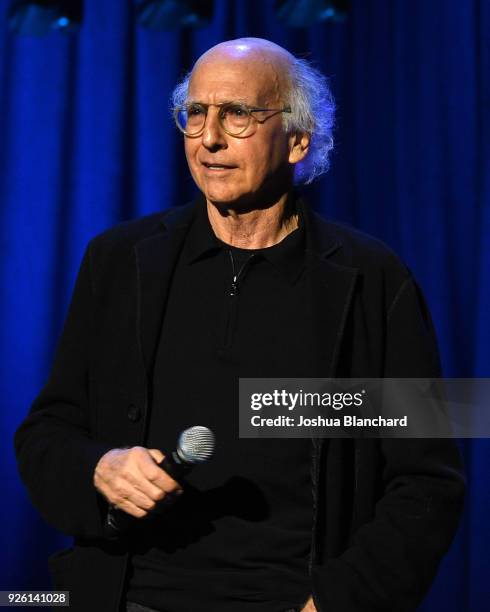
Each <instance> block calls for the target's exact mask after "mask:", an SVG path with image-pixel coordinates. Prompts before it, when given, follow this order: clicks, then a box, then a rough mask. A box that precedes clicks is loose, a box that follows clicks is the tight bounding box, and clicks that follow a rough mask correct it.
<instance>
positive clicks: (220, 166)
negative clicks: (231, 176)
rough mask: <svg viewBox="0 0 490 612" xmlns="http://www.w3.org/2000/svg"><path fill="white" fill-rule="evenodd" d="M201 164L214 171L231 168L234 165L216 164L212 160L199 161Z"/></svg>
mask: <svg viewBox="0 0 490 612" xmlns="http://www.w3.org/2000/svg"><path fill="white" fill-rule="evenodd" d="M201 163H202V165H203V166H204V167H205V168H206V169H207V170H211V171H214V172H223V171H225V170H233V169H234V168H236V166H230V165H228V164H217V163H214V162H213V163H212V162H201Z"/></svg>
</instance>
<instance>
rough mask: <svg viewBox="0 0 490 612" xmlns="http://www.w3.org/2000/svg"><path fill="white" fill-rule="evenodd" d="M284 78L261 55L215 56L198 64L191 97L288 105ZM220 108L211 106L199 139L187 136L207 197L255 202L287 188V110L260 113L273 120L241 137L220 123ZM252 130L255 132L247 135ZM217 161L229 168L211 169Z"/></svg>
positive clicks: (199, 182)
mask: <svg viewBox="0 0 490 612" xmlns="http://www.w3.org/2000/svg"><path fill="white" fill-rule="evenodd" d="M283 80H284V79H283V77H282V75H281V71H280V70H278V69H277V68H274V67H273V66H272V65H271V63H270V62H265V61H263V60H261V59H260V58H258V57H249V56H247V57H243V56H234V55H233V54H232V53H226V52H225V53H217V54H212V55H211V57H209V58H207V57H205V58H204V59H202V60H201V61H200V62H198V64H197V65H196V67H195V68H194V71H193V73H192V77H191V81H190V85H189V92H188V101H190V102H201V103H204V104H219V103H221V102H232V101H240V102H243V103H245V104H247V105H248V106H251V107H258V108H273V109H279V108H282V107H283V106H284V104H283V103H282V102H281V96H280V92H281V89H282V88H284V83H283ZM218 112H219V108H218V107H216V106H211V107H209V110H208V115H207V119H206V124H205V128H204V132H203V133H202V134H201V135H200V136H198V137H197V138H189V137H185V153H186V157H187V162H188V164H189V168H190V171H191V173H192V176H193V178H194V180H195V182H196V184H197V186H198V187H199V189H200V190H201V191H202V192H203V193H204V195H205V196H206V199H207V200H208V201H209V202H212V203H214V204H217V205H220V204H222V205H233V204H235V205H239V206H253V205H254V204H259V205H260V204H261V203H262V202H263V201H264V199H265V198H267V197H270V195H272V194H274V193H276V192H277V190H278V189H279V190H280V188H281V187H283V189H284V191H287V189H288V187H289V186H288V185H287V181H288V180H289V179H290V177H291V176H292V167H291V166H290V164H289V163H288V158H289V146H290V144H289V140H290V139H289V138H288V136H287V134H286V133H285V132H284V130H283V128H282V113H277V114H275V115H274V114H273V113H256V115H257V116H258V118H260V119H264V118H265V117H269V118H268V119H267V121H265V123H262V124H260V123H257V122H255V120H254V119H252V120H251V127H250V129H249V130H247V131H246V132H245V137H239V138H235V137H233V136H230V135H229V134H227V133H226V132H225V131H224V130H223V129H222V127H221V126H220V123H219V121H218ZM270 115H273V116H270ZM250 131H251V132H253V133H252V134H251V135H249V136H247V134H249V132H250ZM213 164H218V165H219V164H223V165H224V167H220V168H216V167H209V166H210V165H213Z"/></svg>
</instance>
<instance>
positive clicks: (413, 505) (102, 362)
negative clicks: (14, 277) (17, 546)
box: [16, 39, 464, 612]
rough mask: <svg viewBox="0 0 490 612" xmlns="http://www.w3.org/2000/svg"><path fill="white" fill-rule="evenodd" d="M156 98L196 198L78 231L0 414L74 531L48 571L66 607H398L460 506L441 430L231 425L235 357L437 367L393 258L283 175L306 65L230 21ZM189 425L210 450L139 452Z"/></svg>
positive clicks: (318, 132)
mask: <svg viewBox="0 0 490 612" xmlns="http://www.w3.org/2000/svg"><path fill="white" fill-rule="evenodd" d="M174 102H175V106H176V108H175V117H176V121H177V125H178V127H179V128H180V129H181V131H183V132H184V143H185V152H186V156H187V160H188V164H189V168H190V171H191V173H192V176H193V178H194V180H195V182H196V184H197V186H198V187H199V189H200V191H201V193H202V197H201V198H198V200H197V201H196V202H194V203H193V204H191V205H190V206H186V207H182V208H177V209H173V210H170V211H168V212H166V213H163V214H157V215H153V216H150V217H146V218H144V219H140V220H137V221H134V222H130V223H127V224H123V225H122V226H119V227H117V228H115V229H113V230H110V231H108V232H106V233H105V234H103V235H101V236H99V237H97V238H96V239H94V240H93V241H92V242H91V243H90V245H89V247H88V249H87V252H86V254H85V257H84V260H83V262H82V266H81V269H80V273H79V277H78V280H77V284H76V287H75V291H74V296H73V300H72V304H71V307H70V311H69V314H68V318H67V321H66V324H65V329H64V332H63V336H62V340H61V343H60V346H59V349H58V353H57V356H56V359H55V362H54V367H53V371H52V374H51V377H50V379H49V381H48V383H47V385H46V387H45V388H44V390H43V391H42V392H41V394H40V395H39V397H38V398H37V400H36V402H35V403H34V406H33V408H32V410H31V413H30V415H29V416H28V417H27V419H26V420H25V422H24V423H23V424H22V425H21V427H20V428H19V430H18V432H17V434H16V449H17V453H18V458H19V464H20V472H21V474H22V477H23V479H24V481H25V483H26V485H27V487H28V489H29V491H30V494H31V497H32V499H33V502H34V503H35V504H36V506H37V507H38V508H39V510H40V511H41V513H42V514H43V515H44V516H45V518H46V519H47V520H48V521H49V522H51V523H52V524H53V525H54V526H55V527H57V528H58V529H60V530H61V531H63V532H65V533H67V534H70V535H73V536H74V537H75V544H74V547H73V548H72V549H70V550H69V551H63V552H61V553H58V554H57V555H54V556H53V557H52V558H51V559H50V566H51V570H52V572H53V575H54V581H55V585H56V587H57V588H59V589H62V588H63V589H67V590H70V593H71V607H72V609H73V610H100V611H104V612H107V611H112V610H114V611H116V610H125V609H127V610H128V611H135V612H136V611H144V610H165V611H167V612H184V611H185V612H189V611H193V610H206V611H207V610H209V611H213V612H219V611H227V612H232V611H237V612H238V611H243V612H246V611H250V612H261V611H266V610H267V611H270V612H282V611H286V610H302V611H303V612H311V611H314V610H318V611H319V612H349V611H352V612H354V611H355V612H357V611H359V612H361V611H368V610H369V611H374V610H396V611H408V610H414V609H415V608H416V606H417V605H418V603H419V602H420V601H421V600H422V598H423V596H424V594H425V593H426V591H427V589H428V588H429V586H430V583H431V581H432V579H433V577H434V575H435V572H436V569H437V566H438V563H439V561H440V559H441V558H442V556H443V555H444V554H445V552H446V551H447V549H448V547H449V545H450V542H451V540H452V537H453V534H454V531H455V529H456V526H457V524H458V519H459V515H460V512H461V505H462V497H463V491H464V484H463V477H462V475H461V467H460V461H459V456H458V453H457V450H456V447H455V445H454V444H453V443H452V442H451V441H449V440H383V441H381V440H368V439H361V440H339V439H336V440H333V439H332V440H317V439H314V440H309V439H308V440H246V439H239V438H238V425H237V423H238V418H237V396H238V392H237V391H238V378H239V377H240V376H243V377H330V376H339V377H358V378H359V377H383V376H385V377H431V376H437V375H438V372H439V369H438V357H437V350H436V348H435V343H434V339H433V332H432V327H431V323H430V317H429V315H428V313H427V310H426V309H425V306H424V303H423V299H422V297H421V295H420V292H419V290H418V288H417V286H416V284H415V282H414V280H413V278H412V277H411V275H410V273H409V271H408V270H407V269H406V268H405V266H403V264H401V263H400V262H399V261H398V260H397V259H396V257H395V256H394V255H393V254H392V253H391V252H389V251H388V250H387V249H386V248H385V247H384V246H383V245H381V244H379V243H378V242H377V241H374V240H372V239H370V238H368V237H366V236H363V235H361V234H359V233H357V232H355V231H353V230H349V229H346V228H341V227H340V226H336V225H334V224H331V223H327V222H325V221H323V220H321V219H320V218H319V217H317V216H316V215H314V214H313V213H312V212H311V211H310V210H309V209H308V207H307V206H306V205H305V204H304V203H303V201H302V200H301V198H299V196H298V195H297V193H296V192H295V190H294V183H295V181H296V182H298V181H301V180H302V181H309V180H311V179H312V178H314V176H315V175H317V174H319V173H321V172H322V171H324V170H325V169H326V166H327V161H328V152H329V150H330V148H331V146H332V140H331V127H332V112H333V102H332V99H331V96H330V93H329V91H328V88H327V87H326V84H325V81H324V79H323V78H322V77H321V75H320V74H319V73H318V72H317V71H315V70H314V69H312V68H311V67H309V66H308V65H307V63H306V62H304V61H302V60H297V59H295V58H294V57H293V56H292V55H290V54H289V53H288V52H287V51H285V50H284V49H282V48H280V47H278V46H277V45H275V44H273V43H271V42H268V41H265V40H260V39H240V40H235V41H228V42H225V43H222V44H219V45H217V46H216V47H213V48H212V49H210V50H209V51H208V52H207V53H205V54H204V55H203V56H202V57H201V58H200V59H199V61H198V62H197V63H196V65H195V66H194V69H193V71H192V73H191V75H190V77H188V78H186V79H185V80H184V82H183V83H182V84H180V85H179V86H178V87H177V88H176V90H175V92H174ZM195 424H199V425H207V426H209V427H210V428H211V429H213V431H214V432H215V433H216V441H217V448H216V455H215V457H214V458H213V460H212V461H211V462H210V463H209V464H208V465H203V466H201V467H200V468H196V470H195V471H194V472H193V473H191V474H190V475H189V477H188V478H186V479H185V480H184V481H181V482H177V481H176V480H174V479H172V478H171V477H170V475H169V474H168V473H166V472H165V470H164V469H162V468H161V467H159V466H158V463H160V461H161V460H162V459H163V458H164V454H165V453H169V452H170V451H171V450H172V449H173V447H174V446H175V441H176V438H177V435H178V433H179V432H180V431H181V430H183V429H185V428H186V427H188V426H190V425H195ZM117 512H118V513H119V516H121V513H123V514H125V515H129V516H131V517H133V518H132V521H130V523H131V524H130V525H129V527H128V526H126V527H124V528H119V531H118V533H117V537H108V531H107V525H108V521H109V524H110V523H111V521H114V516H117ZM116 526H117V525H116Z"/></svg>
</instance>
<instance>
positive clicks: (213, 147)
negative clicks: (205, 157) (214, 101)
mask: <svg viewBox="0 0 490 612" xmlns="http://www.w3.org/2000/svg"><path fill="white" fill-rule="evenodd" d="M218 113H219V108H215V109H211V107H209V109H208V114H207V117H206V123H205V124H204V131H203V133H202V136H201V138H202V144H203V146H204V147H206V149H208V150H209V151H217V150H219V149H226V147H227V143H226V134H225V132H224V131H223V128H222V127H221V124H220V122H219V119H218Z"/></svg>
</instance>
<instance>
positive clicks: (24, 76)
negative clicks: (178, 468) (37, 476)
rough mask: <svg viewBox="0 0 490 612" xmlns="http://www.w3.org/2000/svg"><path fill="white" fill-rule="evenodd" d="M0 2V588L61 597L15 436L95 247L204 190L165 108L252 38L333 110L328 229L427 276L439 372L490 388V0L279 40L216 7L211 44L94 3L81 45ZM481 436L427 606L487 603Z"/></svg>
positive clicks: (398, 11)
mask: <svg viewBox="0 0 490 612" xmlns="http://www.w3.org/2000/svg"><path fill="white" fill-rule="evenodd" d="M9 4H10V3H9V2H7V1H6V0H0V232H1V233H0V249H1V259H0V291H1V292H2V295H1V300H0V309H1V310H0V321H1V327H0V334H1V335H0V372H1V374H0V391H1V401H2V405H1V411H0V414H1V419H2V422H1V427H2V445H1V458H0V466H1V475H2V489H3V491H2V497H1V502H0V512H1V524H2V536H1V552H0V554H1V566H0V589H12V588H15V589H41V588H45V589H46V588H50V585H49V580H48V575H47V567H46V557H47V555H48V554H49V553H51V552H53V551H54V550H56V549H58V548H61V547H64V546H66V545H69V539H67V538H64V537H63V536H61V535H59V534H57V533H56V532H55V531H54V530H52V529H51V528H50V527H48V526H47V525H45V524H44V523H43V521H42V520H41V518H40V517H39V516H38V515H37V513H36V511H35V510H34V509H33V508H32V507H31V505H30V503H29V500H28V497H27V493H26V492H25V490H24V489H23V487H22V485H21V483H20V482H19V479H18V476H17V472H16V466H15V460H14V455H13V450H12V435H13V432H14V430H15V428H16V426H17V425H18V423H19V422H20V420H21V419H22V418H23V417H24V415H25V413H26V412H27V410H28V407H29V405H30V403H31V401H32V399H33V397H34V396H35V394H36V393H37V391H38V390H39V389H40V387H41V385H42V384H43V382H44V380H45V378H46V376H47V373H48V370H49V367H50V363H51V358H52V355H53V350H54V347H55V343H56V340H57V338H58V335H59V333H60V330H61V325H62V322H63V319H64V315H65V312H66V308H67V304H68V300H69V297H70V294H71V289H72V286H73V281H74V278H75V274H76V271H77V269H78V265H79V262H80V258H81V255H82V252H83V248H84V246H85V244H86V242H87V241H88V239H89V238H91V237H92V236H94V235H95V234H96V233H98V232H100V231H102V230H103V229H105V228H107V227H110V226H112V225H114V224H115V223H117V222H118V221H120V220H122V219H128V218H132V217H136V216H140V215H144V214H147V213H151V212H154V211H158V210H163V209H166V208H168V207H170V206H174V205H179V204H182V203H184V202H185V201H187V199H189V197H190V196H191V195H192V194H193V193H194V187H193V183H192V180H191V178H190V175H189V174H188V172H187V168H186V164H185V159H184V156H183V153H182V137H181V134H180V133H178V132H177V130H176V129H175V128H174V125H173V123H172V120H171V116H170V113H169V102H168V98H169V94H170V92H171V90H172V88H173V86H174V84H175V82H176V81H177V80H178V78H180V76H181V75H182V74H183V72H184V71H186V70H187V69H189V68H190V67H191V66H192V63H193V62H194V61H195V60H196V59H197V57H198V56H199V55H200V54H201V53H202V52H204V51H205V50H206V49H208V48H209V47H210V46H212V45H213V44H216V43H218V42H220V41H222V40H226V39H229V38H234V37H238V36H246V35H251V36H260V37H265V38H269V39H270V40H273V41H274V42H276V43H278V44H280V45H283V46H285V47H286V48H287V49H289V50H290V51H292V52H294V53H295V54H298V55H300V56H302V57H307V58H309V59H311V60H312V61H313V62H314V63H315V64H316V65H317V66H318V67H319V68H321V69H322V70H323V71H324V72H325V73H326V74H327V75H328V76H329V77H330V82H331V86H332V89H333V92H334V95H335V98H336V101H337V105H338V113H337V126H336V132H335V140H336V148H335V150H334V153H333V157H332V167H331V170H330V172H329V173H328V174H327V175H326V176H325V177H323V178H322V179H321V180H320V181H318V182H317V183H316V184H314V186H312V187H310V188H308V189H307V190H306V191H307V194H308V197H309V199H310V201H311V203H312V205H313V206H314V207H315V208H316V209H317V210H319V211H321V212H322V213H323V214H324V215H326V216H329V217H331V218H334V219H337V220H340V221H342V222H345V223H349V224H352V225H354V226H356V227H359V228H361V229H363V230H365V231H367V232H368V233H371V234H373V235H375V236H377V237H378V238H380V239H382V240H384V241H385V242H386V243H388V245H390V246H391V247H392V248H393V249H394V250H395V251H396V252H398V253H399V254H400V255H401V257H402V258H403V259H404V260H405V261H406V262H407V264H408V265H409V267H410V268H411V269H412V271H413V273H414V274H415V276H416V278H417V279H418V280H419V282H420V284H421V286H422V288H423V290H424V292H425V295H426V297H427V300H428V303H429V306H430V308H431V311H432V314H433V318H434V321H435V325H436V329H437V332H438V336H439V341H440V348H441V353H442V360H443V365H444V372H445V375H446V376H448V377H485V376H489V375H490V365H489V363H490V360H489V358H490V314H489V311H490V289H489V287H490V283H489V280H490V248H489V244H490V238H489V234H490V129H489V121H490V3H489V2H488V0H393V1H391V0H353V2H352V6H351V10H350V12H349V13H348V15H347V18H346V19H345V20H344V21H340V22H331V21H326V22H322V23H319V24H317V25H314V26H312V27H308V28H294V27H289V26H287V25H284V24H281V23H280V22H279V21H278V20H277V17H276V15H275V14H274V11H273V9H274V2H272V1H270V2H267V1H260V2H257V1H250V0H249V1H237V2H225V1H224V0H216V2H215V12H214V17H213V18H212V20H211V23H210V24H209V25H208V26H206V27H203V28H199V29H190V28H180V29H174V30H171V31H166V32H162V31H152V30H150V29H145V28H143V27H141V26H140V25H138V24H137V23H136V21H135V7H134V5H133V4H132V3H131V2H129V1H124V0H85V2H84V21H83V25H82V27H81V29H80V30H79V31H78V32H74V33H61V32H52V33H50V34H48V35H46V36H42V37H34V36H18V35H15V34H13V33H12V32H10V31H8V29H7V17H6V15H7V8H8V6H9ZM489 448H490V444H489V441H488V440H473V441H465V442H464V443H462V444H461V449H462V451H463V455H464V459H465V463H466V466H467V471H468V480H469V494H468V498H467V503H466V510H465V514H464V517H463V520H462V522H461V526H460V529H459V532H458V534H457V537H456V539H455V541H454V544H453V546H452V549H451V551H450V553H449V554H448V555H447V557H446V558H445V559H444V561H443V563H442V565H441V568H440V572H439V575H438V577H437V580H436V581H435V583H434V585H433V588H432V590H431V592H430V594H429V596H428V598H427V600H426V602H425V603H424V604H423V605H422V606H421V608H420V610H421V611H424V612H429V611H431V612H433V611H434V610H444V611H445V612H463V611H464V612H466V611H470V612H476V611H483V610H487V609H488V607H487V606H488V601H489V597H490V585H489V582H490V580H489V577H490V561H489V559H490V552H489V548H490V529H489V526H488V520H489V515H490V493H489V491H490V486H489V481H490V479H489V478H488V476H487V474H488V471H489V469H490V453H489Z"/></svg>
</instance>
